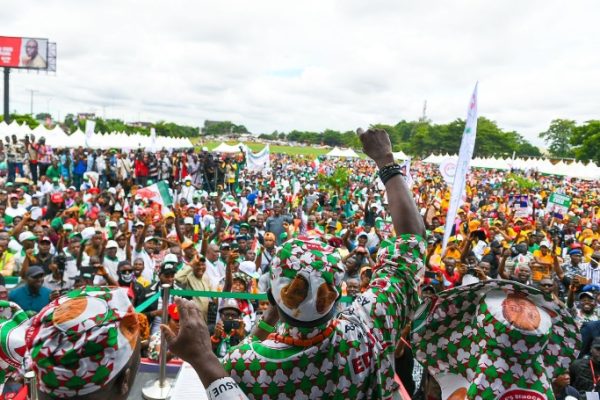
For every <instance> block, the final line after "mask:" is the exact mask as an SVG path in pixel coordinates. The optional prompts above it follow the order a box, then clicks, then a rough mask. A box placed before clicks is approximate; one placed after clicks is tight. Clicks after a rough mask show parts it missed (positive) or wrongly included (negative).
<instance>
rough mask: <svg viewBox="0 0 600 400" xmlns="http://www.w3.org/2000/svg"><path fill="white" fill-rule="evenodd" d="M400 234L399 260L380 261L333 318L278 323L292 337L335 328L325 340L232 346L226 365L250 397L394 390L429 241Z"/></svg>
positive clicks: (364, 395)
mask: <svg viewBox="0 0 600 400" xmlns="http://www.w3.org/2000/svg"><path fill="white" fill-rule="evenodd" d="M397 240H398V242H397V246H398V248H399V254H398V255H397V256H398V258H397V260H401V261H399V262H398V264H397V265H392V264H384V265H382V266H381V267H380V268H378V269H377V270H376V271H375V273H374V274H373V279H372V280H371V284H370V286H369V288H368V290H367V291H365V292H364V293H362V294H361V295H359V296H357V297H356V299H355V300H354V302H353V303H352V305H351V306H350V307H348V308H347V309H346V310H344V311H342V312H341V313H340V314H338V316H337V317H336V318H334V319H333V320H332V321H330V322H329V323H327V324H325V325H322V326H319V327H316V328H295V327H292V326H290V325H288V324H287V323H280V324H279V326H278V334H279V335H281V336H284V337H292V338H312V337H315V336H316V335H318V334H320V333H322V332H323V331H324V330H325V329H326V328H327V327H328V326H329V327H332V328H333V331H332V333H331V334H330V335H329V336H328V337H327V338H325V339H324V340H323V341H321V342H319V343H317V344H315V345H312V346H310V347H297V346H292V345H287V344H284V343H281V342H278V341H275V340H273V339H270V338H269V339H267V340H265V341H262V342H260V341H252V339H247V340H246V341H244V342H243V343H242V344H240V345H239V346H236V347H233V348H232V349H230V351H229V353H228V354H227V355H226V356H225V357H224V359H223V366H224V367H225V370H226V371H228V372H229V373H230V374H231V377H232V378H233V379H234V380H235V381H236V382H237V383H238V385H239V386H240V388H241V389H242V391H244V393H246V395H247V396H248V397H249V398H253V399H263V398H277V399H292V398H323V399H324V398H352V399H389V398H391V397H392V395H393V393H394V392H395V391H396V389H397V384H396V383H395V382H394V350H395V348H396V345H397V343H398V341H399V339H400V335H401V334H400V332H401V330H402V328H403V327H404V326H405V325H406V324H407V322H409V320H410V319H411V318H412V315H413V310H415V309H416V307H417V306H418V303H419V300H418V296H417V285H416V282H415V276H414V272H413V271H415V270H419V269H422V268H423V266H424V254H425V248H426V242H425V241H424V240H423V239H422V238H421V237H418V236H414V235H402V236H401V237H399V238H398V239H397Z"/></svg>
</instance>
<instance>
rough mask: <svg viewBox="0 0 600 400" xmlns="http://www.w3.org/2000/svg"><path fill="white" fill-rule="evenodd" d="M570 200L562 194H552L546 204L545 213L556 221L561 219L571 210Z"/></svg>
mask: <svg viewBox="0 0 600 400" xmlns="http://www.w3.org/2000/svg"><path fill="white" fill-rule="evenodd" d="M571 201H572V200H571V198H570V197H569V196H565V195H564V194H559V193H552V194H551V195H550V197H549V198H548V204H546V212H548V213H551V215H552V216H553V217H555V218H558V219H563V218H564V217H565V215H567V213H568V212H569V209H570V208H571Z"/></svg>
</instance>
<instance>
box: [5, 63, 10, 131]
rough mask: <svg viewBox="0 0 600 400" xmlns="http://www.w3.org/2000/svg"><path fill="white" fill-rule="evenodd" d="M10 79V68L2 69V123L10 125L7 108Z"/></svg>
mask: <svg viewBox="0 0 600 400" xmlns="http://www.w3.org/2000/svg"><path fill="white" fill-rule="evenodd" d="M9 78H10V68H8V67H4V122H5V123H7V124H9V123H10V112H9V111H8V110H9V107H8V86H9V85H8V80H9Z"/></svg>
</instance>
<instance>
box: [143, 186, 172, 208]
mask: <svg viewBox="0 0 600 400" xmlns="http://www.w3.org/2000/svg"><path fill="white" fill-rule="evenodd" d="M137 195H140V196H142V197H145V198H147V199H149V200H152V201H153V202H154V203H156V204H159V205H160V207H161V212H162V214H163V215H164V214H166V213H168V212H169V207H170V206H171V205H173V197H172V196H171V193H170V192H169V187H168V186H167V183H166V182H165V181H159V182H157V183H155V184H152V185H150V186H146V187H145V188H143V189H140V190H138V191H137V192H136V196H137Z"/></svg>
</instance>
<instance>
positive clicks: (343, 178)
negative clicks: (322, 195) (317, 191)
mask: <svg viewBox="0 0 600 400" xmlns="http://www.w3.org/2000/svg"><path fill="white" fill-rule="evenodd" d="M317 181H318V182H319V188H323V189H324V190H325V191H327V192H329V193H335V194H340V193H342V192H343V191H344V189H345V188H347V187H348V185H349V183H350V172H349V171H348V169H347V168H343V167H340V168H336V169H335V171H333V174H331V175H330V176H327V175H325V174H318V175H317Z"/></svg>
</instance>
